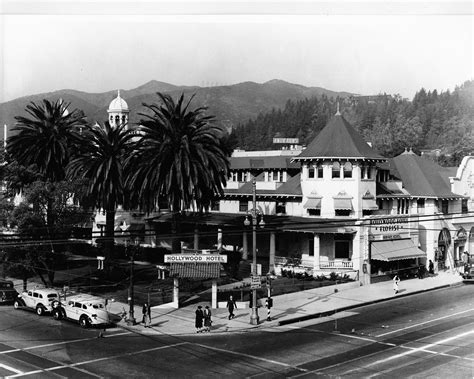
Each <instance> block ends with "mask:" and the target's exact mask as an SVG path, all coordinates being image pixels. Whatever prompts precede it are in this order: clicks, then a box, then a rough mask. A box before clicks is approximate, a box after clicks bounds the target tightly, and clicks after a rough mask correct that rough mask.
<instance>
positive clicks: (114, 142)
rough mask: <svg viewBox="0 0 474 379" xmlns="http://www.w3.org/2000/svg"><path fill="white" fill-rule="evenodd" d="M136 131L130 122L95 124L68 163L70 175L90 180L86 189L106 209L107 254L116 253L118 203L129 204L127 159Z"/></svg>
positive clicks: (108, 255) (97, 204)
mask: <svg viewBox="0 0 474 379" xmlns="http://www.w3.org/2000/svg"><path fill="white" fill-rule="evenodd" d="M133 133H134V131H133V130H132V129H130V130H129V129H128V128H127V125H126V124H121V125H119V126H118V127H116V128H112V127H111V126H110V124H109V123H108V122H106V123H105V125H104V127H103V128H102V127H100V126H99V125H95V126H93V127H91V128H86V129H85V130H84V131H83V133H82V136H81V143H80V146H79V148H78V151H77V153H76V154H75V156H74V157H73V158H72V159H71V162H70V163H69V165H68V170H67V177H68V178H71V179H72V178H83V179H87V180H88V185H87V189H86V192H87V194H88V195H89V196H90V197H91V198H92V199H93V201H94V202H95V205H96V207H98V208H99V209H103V210H104V211H105V212H106V221H105V223H106V224H105V240H104V242H105V256H106V258H111V257H112V256H113V246H114V224H115V212H116V208H117V205H120V204H122V205H123V204H124V203H126V200H127V199H126V197H125V196H124V194H125V187H124V183H125V178H126V173H125V171H124V161H125V158H126V157H127V156H128V155H129V154H131V152H132V151H133V146H134V142H133V137H134V134H133Z"/></svg>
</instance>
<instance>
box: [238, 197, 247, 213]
mask: <svg viewBox="0 0 474 379" xmlns="http://www.w3.org/2000/svg"><path fill="white" fill-rule="evenodd" d="M248 210H249V202H248V201H247V200H239V212H247V211H248Z"/></svg>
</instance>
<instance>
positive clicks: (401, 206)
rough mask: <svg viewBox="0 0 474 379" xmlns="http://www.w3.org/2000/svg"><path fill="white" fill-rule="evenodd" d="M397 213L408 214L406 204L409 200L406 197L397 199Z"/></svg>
mask: <svg viewBox="0 0 474 379" xmlns="http://www.w3.org/2000/svg"><path fill="white" fill-rule="evenodd" d="M397 203H398V204H397V214H399V215H400V214H408V206H409V205H410V201H409V200H408V199H398V202H397Z"/></svg>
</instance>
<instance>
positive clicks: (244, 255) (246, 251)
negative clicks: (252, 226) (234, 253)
mask: <svg viewBox="0 0 474 379" xmlns="http://www.w3.org/2000/svg"><path fill="white" fill-rule="evenodd" d="M248 258H249V248H248V241H247V232H244V234H243V236H242V259H243V260H244V261H246V260H247V259H248Z"/></svg>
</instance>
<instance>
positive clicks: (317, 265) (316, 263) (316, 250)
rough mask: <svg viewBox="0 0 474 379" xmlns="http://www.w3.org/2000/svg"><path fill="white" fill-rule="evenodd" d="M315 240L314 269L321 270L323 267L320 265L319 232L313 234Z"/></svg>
mask: <svg viewBox="0 0 474 379" xmlns="http://www.w3.org/2000/svg"><path fill="white" fill-rule="evenodd" d="M313 241H314V266H313V267H314V269H315V270H320V269H321V267H320V266H319V253H320V251H319V234H315V235H314V236H313Z"/></svg>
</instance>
